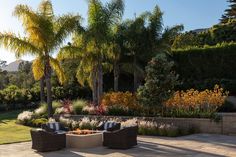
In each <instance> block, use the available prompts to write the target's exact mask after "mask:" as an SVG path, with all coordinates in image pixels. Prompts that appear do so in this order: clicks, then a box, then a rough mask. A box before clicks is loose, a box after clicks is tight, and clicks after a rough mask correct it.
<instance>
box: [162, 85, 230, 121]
mask: <svg viewBox="0 0 236 157" xmlns="http://www.w3.org/2000/svg"><path fill="white" fill-rule="evenodd" d="M228 94H229V93H228V92H225V91H224V90H223V88H220V86H219V85H215V87H214V89H213V90H208V89H206V90H204V91H198V90H194V89H190V90H187V91H177V92H175V93H174V95H173V96H172V97H171V98H170V99H169V100H167V101H166V102H165V103H164V111H163V114H164V115H165V116H173V117H210V116H212V115H213V114H214V113H215V112H216V111H217V109H218V108H219V107H220V106H222V105H223V104H224V102H225V99H226V98H227V96H228Z"/></svg>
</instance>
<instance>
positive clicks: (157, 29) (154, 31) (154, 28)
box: [149, 6, 163, 39]
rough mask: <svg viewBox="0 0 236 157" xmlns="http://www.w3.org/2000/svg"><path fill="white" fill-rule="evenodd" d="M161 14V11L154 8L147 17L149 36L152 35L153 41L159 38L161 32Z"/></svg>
mask: <svg viewBox="0 0 236 157" xmlns="http://www.w3.org/2000/svg"><path fill="white" fill-rule="evenodd" d="M162 16H163V13H162V12H161V9H160V8H159V7H158V6H156V7H155V9H154V11H153V12H152V13H151V15H149V29H150V35H153V38H154V39H158V38H160V36H161V33H162V30H163V19H162Z"/></svg>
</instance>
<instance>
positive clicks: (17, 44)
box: [0, 33, 42, 58]
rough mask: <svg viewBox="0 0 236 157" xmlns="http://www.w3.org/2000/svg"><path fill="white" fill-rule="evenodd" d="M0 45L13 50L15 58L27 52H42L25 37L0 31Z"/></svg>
mask: <svg viewBox="0 0 236 157" xmlns="http://www.w3.org/2000/svg"><path fill="white" fill-rule="evenodd" d="M0 45H3V46H4V47H5V48H7V49H9V50H10V51H13V52H15V55H16V57H17V58H19V57H22V56H24V55H26V54H28V53H30V54H31V55H41V54H42V52H41V50H40V49H38V48H37V47H36V46H34V45H33V44H32V43H31V42H30V41H28V39H27V38H21V37H17V36H16V35H15V34H13V33H4V34H2V33H0Z"/></svg>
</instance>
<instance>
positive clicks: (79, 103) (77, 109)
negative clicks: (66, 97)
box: [72, 99, 88, 114]
mask: <svg viewBox="0 0 236 157" xmlns="http://www.w3.org/2000/svg"><path fill="white" fill-rule="evenodd" d="M87 105H88V102H87V101H85V100H82V99H78V100H75V101H73V102H72V106H73V110H74V113H75V114H81V113H82V110H83V107H85V106H87Z"/></svg>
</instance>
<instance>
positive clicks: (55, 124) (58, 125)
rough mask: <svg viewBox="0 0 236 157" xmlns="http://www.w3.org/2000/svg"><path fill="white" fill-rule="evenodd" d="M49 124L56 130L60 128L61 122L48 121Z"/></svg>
mask: <svg viewBox="0 0 236 157" xmlns="http://www.w3.org/2000/svg"><path fill="white" fill-rule="evenodd" d="M47 126H48V127H49V128H50V129H52V130H54V131H59V130H60V124H59V123H58V122H52V123H47Z"/></svg>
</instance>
